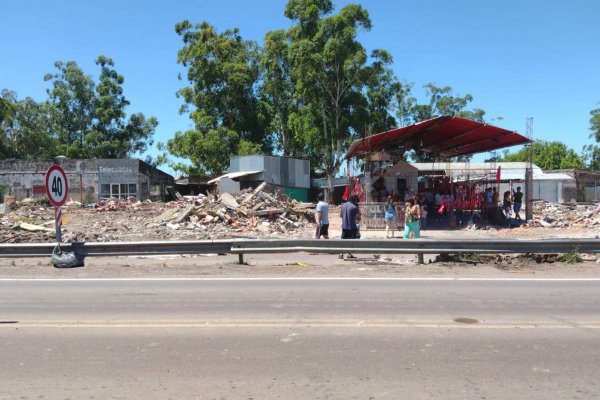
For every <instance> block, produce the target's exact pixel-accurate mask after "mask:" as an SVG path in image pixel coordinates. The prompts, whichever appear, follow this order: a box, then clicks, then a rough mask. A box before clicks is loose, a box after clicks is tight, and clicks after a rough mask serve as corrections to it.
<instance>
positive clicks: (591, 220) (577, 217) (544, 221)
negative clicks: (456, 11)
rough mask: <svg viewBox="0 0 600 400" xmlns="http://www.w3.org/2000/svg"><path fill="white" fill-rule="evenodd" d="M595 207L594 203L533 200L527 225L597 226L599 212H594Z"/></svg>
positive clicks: (599, 218) (599, 219)
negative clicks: (561, 202) (560, 202)
mask: <svg viewBox="0 0 600 400" xmlns="http://www.w3.org/2000/svg"><path fill="white" fill-rule="evenodd" d="M595 209H596V206H595V205H583V204H559V203H550V202H547V201H544V200H540V201H534V202H533V222H531V223H530V224H529V225H530V226H543V227H545V228H567V227H581V228H597V227H598V226H600V214H598V213H596V212H594V210H595Z"/></svg>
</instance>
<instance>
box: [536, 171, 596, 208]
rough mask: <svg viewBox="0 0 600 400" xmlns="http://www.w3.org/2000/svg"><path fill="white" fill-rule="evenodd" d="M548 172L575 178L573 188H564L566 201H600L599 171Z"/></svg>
mask: <svg viewBox="0 0 600 400" xmlns="http://www.w3.org/2000/svg"><path fill="white" fill-rule="evenodd" d="M548 172H557V173H563V174H567V175H569V176H572V177H573V178H575V187H573V186H572V185H570V186H569V187H567V188H565V189H564V190H565V198H566V199H567V201H570V199H572V198H574V199H576V200H577V201H579V202H596V201H598V200H600V171H587V170H582V169H561V170H553V171H548Z"/></svg>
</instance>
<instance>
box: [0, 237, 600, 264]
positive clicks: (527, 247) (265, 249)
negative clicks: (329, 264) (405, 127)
mask: <svg viewBox="0 0 600 400" xmlns="http://www.w3.org/2000/svg"><path fill="white" fill-rule="evenodd" d="M55 246H56V244H54V243H19V244H0V257H4V258H21V257H44V256H50V255H51V254H52V251H53V250H54V248H55ZM61 249H62V250H63V251H67V252H78V253H80V254H81V255H83V256H127V255H159V254H209V253H223V254H239V255H240V261H242V255H243V254H267V253H294V252H311V253H324V254H339V253H348V252H352V253H357V254H365V253H367V254H439V253H488V254H489V253H570V252H574V251H576V252H580V253H600V239H570V238H569V239H566V238H565V239H550V240H546V239H544V240H486V239H477V240H464V239H448V240H437V239H411V240H402V239H397V240H367V239H361V240H341V239H329V240H316V239H294V240H288V239H271V240H256V239H231V240H189V241H153V242H103V243H98V242H85V243H64V244H61Z"/></svg>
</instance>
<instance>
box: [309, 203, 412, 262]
mask: <svg viewBox="0 0 600 400" xmlns="http://www.w3.org/2000/svg"><path fill="white" fill-rule="evenodd" d="M318 200H319V201H318V202H317V207H316V218H315V219H316V225H317V230H316V234H315V237H316V238H317V239H320V238H321V237H323V238H324V239H329V204H328V203H327V202H326V201H325V196H324V194H323V193H319V196H318ZM397 212H398V210H397V207H396V204H395V203H394V201H393V198H392V196H388V203H387V208H386V212H385V221H386V236H387V237H390V236H389V235H390V234H391V237H394V227H395V223H396V218H397ZM421 213H422V210H421V207H420V205H419V203H418V202H416V201H415V198H414V197H410V198H409V199H408V200H407V201H406V203H405V207H404V210H403V215H404V238H405V239H408V238H411V237H415V238H419V237H421V233H420V221H421V215H422V214H421ZM340 217H341V219H342V239H358V238H360V226H359V223H360V220H361V213H360V209H359V207H358V196H356V195H352V196H350V198H349V199H348V201H347V202H345V203H344V204H342V207H341V210H340ZM349 257H351V255H349Z"/></svg>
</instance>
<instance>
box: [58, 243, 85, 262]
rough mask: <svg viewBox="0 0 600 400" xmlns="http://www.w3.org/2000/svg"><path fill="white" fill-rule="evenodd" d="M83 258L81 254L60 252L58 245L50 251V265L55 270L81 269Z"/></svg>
mask: <svg viewBox="0 0 600 400" xmlns="http://www.w3.org/2000/svg"><path fill="white" fill-rule="evenodd" d="M84 259H85V257H84V256H83V254H81V253H77V252H71V251H62V250H61V248H60V244H57V245H56V247H55V248H54V250H53V251H52V264H54V267H55V268H77V267H83V266H84V265H85V264H84V262H83V261H84Z"/></svg>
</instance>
